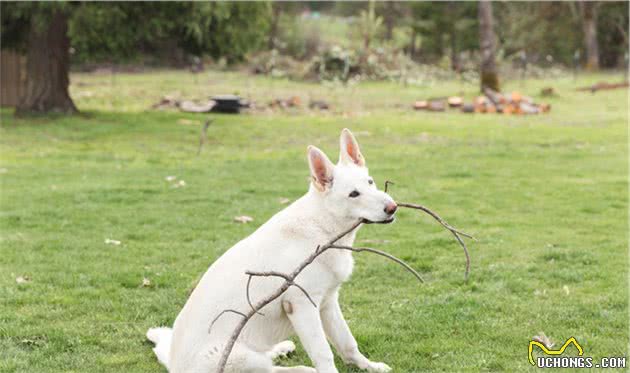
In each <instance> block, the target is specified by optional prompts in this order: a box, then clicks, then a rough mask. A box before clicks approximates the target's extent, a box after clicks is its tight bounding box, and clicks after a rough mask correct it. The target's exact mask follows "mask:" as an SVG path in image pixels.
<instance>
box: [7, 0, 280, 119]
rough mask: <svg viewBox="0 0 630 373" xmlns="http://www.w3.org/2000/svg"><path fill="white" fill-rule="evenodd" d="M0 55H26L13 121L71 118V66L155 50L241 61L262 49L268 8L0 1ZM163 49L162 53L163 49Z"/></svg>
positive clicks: (226, 4)
mask: <svg viewBox="0 0 630 373" xmlns="http://www.w3.org/2000/svg"><path fill="white" fill-rule="evenodd" d="M0 6H1V9H0V10H1V13H2V29H1V35H0V36H1V39H2V46H3V48H6V47H10V48H14V49H18V50H21V51H25V52H26V57H27V67H26V89H25V93H24V95H23V97H21V98H20V102H19V104H18V106H17V108H16V114H17V115H20V114H24V113H47V112H61V113H68V114H71V113H74V112H76V111H77V109H76V107H75V105H74V103H73V102H72V99H71V98H70V95H69V93H68V85H69V70H70V57H71V56H70V50H71V48H72V49H74V50H75V51H76V53H75V55H74V56H73V58H74V59H75V60H77V61H82V62H91V61H102V60H103V59H106V60H107V61H109V62H112V60H115V61H116V62H120V61H124V60H130V59H133V58H135V57H138V56H141V55H143V54H146V53H149V54H153V55H156V51H169V53H173V52H172V51H173V50H175V51H181V52H182V55H183V54H186V53H188V54H195V55H198V56H201V55H205V54H207V55H209V56H212V57H214V58H225V59H226V61H227V62H228V63H232V62H238V61H241V60H242V59H243V58H244V56H245V54H246V53H247V52H249V51H250V50H253V49H256V48H258V47H260V46H261V45H262V42H263V41H264V35H265V31H266V27H267V25H268V19H269V4H268V3H247V2H215V3H197V2H190V3H170V2H159V3H133V2H130V3H122V2H120V3H74V2H73V3H70V2H68V3H66V2H55V3H17V2H2V3H1V5H0ZM147 20H149V21H147ZM165 46H166V47H165Z"/></svg>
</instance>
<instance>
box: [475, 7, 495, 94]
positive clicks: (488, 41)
mask: <svg viewBox="0 0 630 373" xmlns="http://www.w3.org/2000/svg"><path fill="white" fill-rule="evenodd" d="M478 16H479V47H480V49H481V66H480V67H481V69H480V70H481V74H480V75H481V90H482V91H483V89H484V88H491V89H493V90H495V91H497V92H498V91H500V88H499V74H498V69H497V64H496V61H495V53H496V36H495V35H494V18H493V16H492V3H491V2H490V1H488V0H482V1H480V2H479V13H478Z"/></svg>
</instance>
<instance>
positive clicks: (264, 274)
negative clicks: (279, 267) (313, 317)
mask: <svg viewBox="0 0 630 373" xmlns="http://www.w3.org/2000/svg"><path fill="white" fill-rule="evenodd" d="M245 274H246V275H249V279H250V280H251V278H252V277H254V276H258V277H280V278H283V279H284V280H285V281H286V282H288V283H290V284H291V286H295V287H296V288H298V289H300V290H302V293H304V295H306V297H307V298H308V300H309V301H310V302H311V304H312V305H313V307H315V308H317V304H315V301H314V300H313V298H311V296H310V295H309V294H308V292H307V291H306V290H305V289H304V288H303V287H302V286H300V285H299V284H297V283H296V282H294V281H293V280H292V279H291V278H290V277H289V275H286V274H284V273H280V272H276V271H270V272H252V271H247V272H245ZM249 284H250V281H247V298H248V299H247V301H248V302H249V305H250V306H251V305H252V302H251V300H250V299H249ZM252 308H254V307H253V306H252ZM258 313H259V314H260V312H258Z"/></svg>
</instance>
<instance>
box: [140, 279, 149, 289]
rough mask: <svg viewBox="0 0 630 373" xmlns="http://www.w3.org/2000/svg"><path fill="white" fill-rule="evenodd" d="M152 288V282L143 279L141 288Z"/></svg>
mask: <svg viewBox="0 0 630 373" xmlns="http://www.w3.org/2000/svg"><path fill="white" fill-rule="evenodd" d="M150 286H151V280H149V279H148V278H146V277H145V278H143V279H142V284H140V287H141V288H148V287H150Z"/></svg>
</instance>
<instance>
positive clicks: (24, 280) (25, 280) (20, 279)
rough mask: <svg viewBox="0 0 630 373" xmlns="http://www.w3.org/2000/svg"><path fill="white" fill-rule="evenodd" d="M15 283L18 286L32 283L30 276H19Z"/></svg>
mask: <svg viewBox="0 0 630 373" xmlns="http://www.w3.org/2000/svg"><path fill="white" fill-rule="evenodd" d="M15 282H16V283H18V284H26V283H28V282H31V278H30V277H28V276H18V277H16V278H15Z"/></svg>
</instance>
